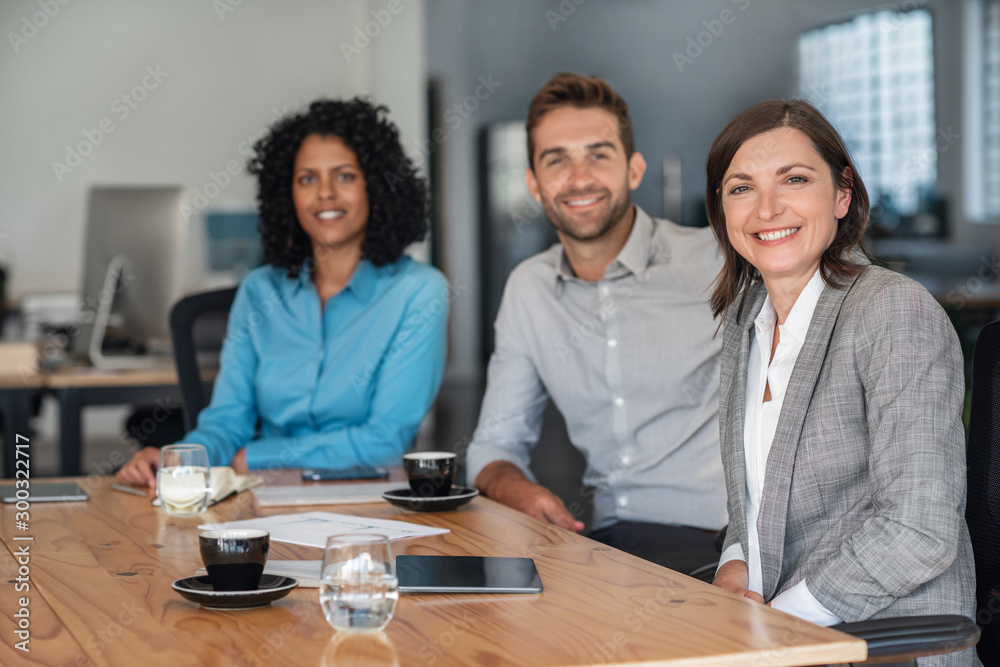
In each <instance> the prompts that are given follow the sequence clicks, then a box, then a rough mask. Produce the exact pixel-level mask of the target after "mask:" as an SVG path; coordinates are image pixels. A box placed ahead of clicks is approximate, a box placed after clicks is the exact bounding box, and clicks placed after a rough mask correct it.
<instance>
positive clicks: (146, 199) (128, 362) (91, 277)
mask: <svg viewBox="0 0 1000 667" xmlns="http://www.w3.org/2000/svg"><path fill="white" fill-rule="evenodd" d="M183 199H184V189H183V188H181V187H180V186H173V185H166V186H142V187H136V186H110V187H108V186H94V187H92V188H91V189H90V198H89V202H88V207H87V221H86V244H85V252H84V261H83V295H82V296H83V318H82V320H83V326H82V328H81V330H80V334H79V337H78V339H77V340H78V343H77V344H75V345H74V349H75V350H77V351H78V352H83V353H85V354H86V356H88V357H89V358H90V361H91V363H93V364H94V365H95V366H97V367H100V368H141V367H145V366H149V365H158V364H163V363H169V359H170V357H169V351H170V325H169V321H168V318H169V314H170V308H171V306H172V305H173V303H174V302H175V301H176V300H177V299H178V298H179V297H180V296H181V295H182V294H183V291H184V263H183V249H184V247H185V240H186V239H185V236H186V223H185V221H184V218H183V217H182V215H181V212H180V207H181V203H182V202H183Z"/></svg>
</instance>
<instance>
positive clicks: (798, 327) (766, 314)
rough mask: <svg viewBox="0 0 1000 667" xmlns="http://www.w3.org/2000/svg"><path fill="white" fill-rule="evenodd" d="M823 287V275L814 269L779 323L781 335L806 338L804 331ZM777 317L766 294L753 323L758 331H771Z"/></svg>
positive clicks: (798, 338)
mask: <svg viewBox="0 0 1000 667" xmlns="http://www.w3.org/2000/svg"><path fill="white" fill-rule="evenodd" d="M824 287H825V285H824V283H823V276H822V275H821V273H820V270H819V269H816V272H815V273H814V274H813V275H812V278H810V279H809V282H808V283H806V286H805V287H803V288H802V292H800V293H799V297H798V298H797V299H795V303H794V304H792V309H791V310H790V311H789V312H788V317H786V318H785V323H784V324H782V325H781V335H782V337H787V336H791V337H792V338H795V339H796V340H798V341H804V340H805V339H806V333H807V332H808V331H809V323H810V322H812V316H813V311H814V310H816V304H817V303H819V297H820V295H821V294H823V288H824ZM777 319H778V315H777V313H776V312H775V310H774V304H772V303H771V297H770V296H767V297H766V298H765V299H764V306H763V307H762V308H761V309H760V313H759V314H758V315H757V319H755V320H754V325H755V326H756V327H757V331H758V332H760V331H765V330H766V331H773V330H774V323H775V321H777Z"/></svg>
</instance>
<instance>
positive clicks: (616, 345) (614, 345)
mask: <svg viewBox="0 0 1000 667" xmlns="http://www.w3.org/2000/svg"><path fill="white" fill-rule="evenodd" d="M608 347H618V341H616V340H615V339H614V338H612V339H611V340H609V341H608Z"/></svg>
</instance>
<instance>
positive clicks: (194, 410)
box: [170, 287, 236, 431]
mask: <svg viewBox="0 0 1000 667" xmlns="http://www.w3.org/2000/svg"><path fill="white" fill-rule="evenodd" d="M235 296H236V288H235V287H228V288H226V289H221V290H216V291H214V292H202V293H201V294H192V295H190V296H186V297H184V298H183V299H181V300H180V301H178V302H177V303H176V304H174V307H173V309H171V311H170V338H171V340H172V341H173V346H174V362H175V363H176V364H177V377H178V380H179V382H180V385H181V395H182V396H183V399H184V427H185V428H186V429H187V430H188V431H190V430H191V429H192V428H194V425H195V424H196V423H197V421H198V413H199V412H201V411H202V409H203V408H204V407H205V406H206V405H208V398H209V397H208V396H207V395H206V394H205V391H204V388H203V385H202V379H201V370H200V368H199V367H198V352H199V345H198V340H197V337H196V328H197V326H198V324H199V323H203V322H204V321H205V320H210V319H214V320H216V321H217V322H218V321H221V327H222V330H221V332H220V333H221V334H222V335H224V333H225V320H226V316H227V315H228V313H229V308H230V307H231V306H232V305H233V298H234V297H235ZM222 335H219V336H218V341H219V343H221V340H222Z"/></svg>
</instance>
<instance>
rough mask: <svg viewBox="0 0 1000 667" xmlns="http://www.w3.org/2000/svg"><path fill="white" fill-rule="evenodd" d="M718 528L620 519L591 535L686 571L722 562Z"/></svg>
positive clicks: (659, 563)
mask: <svg viewBox="0 0 1000 667" xmlns="http://www.w3.org/2000/svg"><path fill="white" fill-rule="evenodd" d="M715 535H716V531H714V530H702V529H700V528H691V527H689V526H670V525H666V524H662V523H647V522H643V521H619V522H618V523H615V524H612V525H610V526H608V527H607V528H601V529H599V530H595V531H592V532H591V533H590V535H588V537H589V538H590V539H592V540H597V541H598V542H603V543H604V544H607V545H608V546H609V547H614V548H615V549H621V550H622V551H625V552H627V553H630V554H632V555H633V556H638V557H639V558H644V559H646V560H648V561H652V562H654V563H657V564H658V565H662V566H663V567H668V568H670V569H671V570H676V571H677V572H681V573H683V574H688V573H690V572H693V571H694V570H696V569H698V568H699V567H702V566H704V565H708V564H709V563H713V562H718V560H719V552H718V551H717V550H716V548H715Z"/></svg>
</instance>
